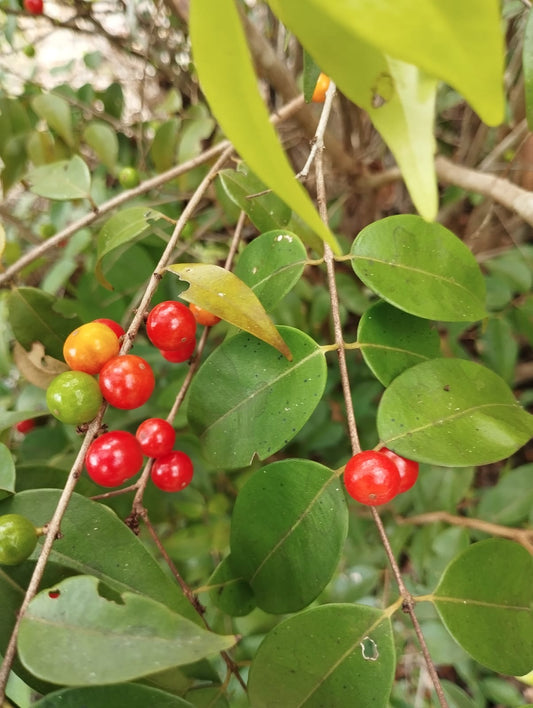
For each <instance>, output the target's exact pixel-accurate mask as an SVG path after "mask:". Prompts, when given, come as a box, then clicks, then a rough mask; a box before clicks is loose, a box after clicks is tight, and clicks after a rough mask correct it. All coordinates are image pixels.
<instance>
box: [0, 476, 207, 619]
mask: <svg viewBox="0 0 533 708" xmlns="http://www.w3.org/2000/svg"><path fill="white" fill-rule="evenodd" d="M60 493H61V492H60V491H59V490H55V489H36V490H31V491H27V492H20V493H19V494H16V495H15V496H13V497H10V498H9V499H6V500H4V501H3V502H1V505H0V513H2V514H8V513H13V514H21V515H22V516H26V517H27V518H28V519H30V520H31V521H32V522H33V523H34V524H35V525H36V526H43V525H44V524H46V523H47V522H48V521H50V519H51V518H52V515H53V513H54V510H55V508H56V506H57V502H58V500H59V496H60ZM61 532H62V538H60V539H58V540H57V541H56V542H55V543H54V546H53V549H52V554H51V558H50V562H51V564H52V565H58V566H62V567H64V568H68V569H70V570H71V571H72V570H73V571H75V572H77V573H84V574H86V575H93V576H94V577H95V578H98V579H99V580H101V581H102V582H104V583H105V584H106V585H107V586H109V587H110V588H112V589H113V590H115V591H116V592H118V593H123V592H137V593H140V594H143V595H145V596H149V597H151V598H152V599H154V600H157V601H158V602H162V603H164V604H166V605H167V606H168V607H169V608H170V609H171V610H172V611H174V612H178V613H180V614H182V615H184V616H185V617H187V618H188V619H190V620H192V621H198V616H197V615H196V613H195V612H194V610H193V609H192V607H191V605H190V604H189V602H188V601H187V600H186V599H185V597H184V596H183V594H182V592H181V590H180V589H179V588H178V586H177V585H176V584H175V583H174V582H172V580H170V579H169V578H168V576H167V575H166V574H165V572H164V571H163V570H162V568H161V567H160V565H159V564H158V563H157V561H156V560H155V559H154V557H153V556H152V555H151V554H150V553H149V552H148V550H147V549H146V548H145V546H144V545H143V544H142V542H141V541H140V540H139V538H137V536H135V535H134V534H133V533H132V532H131V531H130V530H129V529H128V527H127V526H126V525H125V524H124V522H123V521H121V520H120V519H119V518H118V516H116V514H115V513H114V512H113V511H111V510H110V509H109V508H107V507H106V506H103V505H102V504H98V503H97V502H93V501H90V500H89V499H86V498H85V497H82V496H80V495H79V494H74V496H73V497H72V499H71V501H70V503H69V506H68V508H67V511H66V514H65V516H64V518H63V521H62V523H61ZM95 548H105V549H106V552H105V553H95ZM139 568H142V572H139Z"/></svg>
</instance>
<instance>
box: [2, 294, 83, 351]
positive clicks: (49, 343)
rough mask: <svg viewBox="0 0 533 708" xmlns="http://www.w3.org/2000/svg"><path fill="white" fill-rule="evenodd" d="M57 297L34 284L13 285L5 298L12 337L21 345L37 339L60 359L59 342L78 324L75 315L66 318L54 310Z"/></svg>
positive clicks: (27, 345) (30, 343) (29, 343)
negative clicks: (28, 285)
mask: <svg viewBox="0 0 533 708" xmlns="http://www.w3.org/2000/svg"><path fill="white" fill-rule="evenodd" d="M56 303H57V299H56V298H55V297H53V296H52V295H49V294H48V293H45V292H43V291H42V290H38V289H37V288H28V287H22V288H14V289H13V290H12V291H11V292H10V294H9V298H8V309H9V323H10V325H11V329H12V330H13V334H14V335H15V339H16V340H17V341H18V342H20V344H22V346H23V347H24V348H25V349H30V348H31V345H32V344H33V342H41V343H42V344H43V345H44V348H45V350H46V353H47V354H49V355H50V356H51V357H54V358H55V359H61V360H62V359H63V343H64V341H65V339H66V338H67V336H68V335H69V334H70V332H72V330H74V329H76V327H78V326H79V324H81V322H80V320H79V318H78V317H72V318H66V317H63V315H60V314H59V313H58V312H56V310H55V305H56Z"/></svg>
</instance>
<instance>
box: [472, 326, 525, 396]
mask: <svg viewBox="0 0 533 708" xmlns="http://www.w3.org/2000/svg"><path fill="white" fill-rule="evenodd" d="M478 347H479V349H480V351H481V360H482V361H483V363H484V364H485V365H486V366H488V367H490V368H491V369H492V370H493V371H495V372H496V373H497V374H498V375H499V376H501V377H502V379H504V380H505V381H507V383H508V384H510V385H511V384H512V383H513V382H514V378H515V367H516V364H517V360H518V341H517V340H516V339H515V333H514V332H513V328H512V326H511V324H510V322H509V321H508V320H506V319H504V318H503V317H489V318H487V320H486V321H485V322H484V327H483V331H482V333H481V336H480V338H479V340H478Z"/></svg>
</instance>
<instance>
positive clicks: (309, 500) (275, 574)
mask: <svg viewBox="0 0 533 708" xmlns="http://www.w3.org/2000/svg"><path fill="white" fill-rule="evenodd" d="M347 531H348V508H347V505H346V500H345V497H344V492H343V488H342V484H341V482H340V479H339V477H338V476H337V474H336V473H335V472H333V471H332V470H329V469H328V468H327V467H324V466H323V465H320V464H318V462H313V461H311V460H282V461H280V462H273V463H272V464H271V465H267V466H266V467H263V468H262V469H260V470H257V471H256V472H255V473H254V475H253V476H252V477H251V478H250V479H249V480H248V481H247V482H246V484H245V485H244V487H243V488H242V489H241V491H240V492H239V495H238V497H237V501H236V503H235V508H234V510H233V516H232V519H231V556H230V561H229V562H230V564H231V567H232V568H233V569H234V570H235V571H236V572H237V573H240V574H242V575H243V576H244V577H245V578H246V579H247V580H248V582H249V583H250V586H251V588H252V590H253V591H254V595H255V600H256V602H257V605H258V607H260V608H261V609H262V610H265V611H266V612H271V613H272V614H283V613H286V612H297V611H298V610H301V609H303V608H305V607H307V606H308V605H309V604H310V603H311V602H312V601H313V600H315V599H316V597H317V596H318V595H319V594H320V592H322V590H323V589H324V588H325V586H326V585H327V583H328V582H329V581H330V580H331V578H332V576H333V573H334V571H335V569H336V567H337V564H338V562H339V559H340V556H341V551H342V547H343V544H344V541H345V539H346V533H347Z"/></svg>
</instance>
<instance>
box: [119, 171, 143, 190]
mask: <svg viewBox="0 0 533 708" xmlns="http://www.w3.org/2000/svg"><path fill="white" fill-rule="evenodd" d="M118 181H119V182H120V184H121V185H122V186H123V187H124V189H133V187H136V186H137V185H138V184H139V182H140V181H141V178H140V177H139V173H138V172H137V170H136V169H135V167H123V168H122V169H121V170H120V172H119V173H118Z"/></svg>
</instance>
